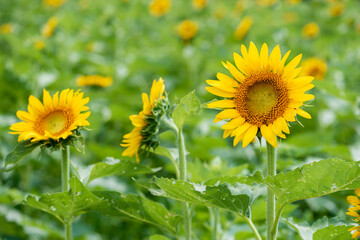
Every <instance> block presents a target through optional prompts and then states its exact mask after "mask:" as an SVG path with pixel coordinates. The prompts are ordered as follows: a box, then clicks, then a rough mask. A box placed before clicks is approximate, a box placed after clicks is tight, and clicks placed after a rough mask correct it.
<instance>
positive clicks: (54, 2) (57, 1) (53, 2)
mask: <svg viewBox="0 0 360 240" xmlns="http://www.w3.org/2000/svg"><path fill="white" fill-rule="evenodd" d="M65 2H66V0H43V5H44V6H46V7H52V8H58V7H60V6H61V5H63V4H64V3H65Z"/></svg>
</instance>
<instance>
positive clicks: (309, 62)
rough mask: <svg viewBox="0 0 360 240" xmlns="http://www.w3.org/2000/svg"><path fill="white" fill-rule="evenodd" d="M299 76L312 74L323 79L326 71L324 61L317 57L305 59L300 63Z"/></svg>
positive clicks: (318, 78)
mask: <svg viewBox="0 0 360 240" xmlns="http://www.w3.org/2000/svg"><path fill="white" fill-rule="evenodd" d="M301 65H302V68H303V70H302V71H301V76H313V77H314V78H315V79H317V80H323V79H324V77H325V74H326V71H327V65H326V62H325V61H324V60H322V59H319V58H309V59H306V60H305V61H304V62H303V63H302V64H301Z"/></svg>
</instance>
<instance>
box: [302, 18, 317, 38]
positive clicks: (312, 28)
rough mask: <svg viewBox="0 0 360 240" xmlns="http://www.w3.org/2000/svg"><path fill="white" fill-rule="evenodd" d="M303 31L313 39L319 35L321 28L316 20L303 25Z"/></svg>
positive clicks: (307, 36)
mask: <svg viewBox="0 0 360 240" xmlns="http://www.w3.org/2000/svg"><path fill="white" fill-rule="evenodd" d="M302 32H303V35H304V36H305V37H306V38H307V39H312V38H314V37H316V36H317V35H319V32H320V28H319V25H317V24H316V23H315V22H311V23H308V24H306V25H305V26H304V27H303V29H302Z"/></svg>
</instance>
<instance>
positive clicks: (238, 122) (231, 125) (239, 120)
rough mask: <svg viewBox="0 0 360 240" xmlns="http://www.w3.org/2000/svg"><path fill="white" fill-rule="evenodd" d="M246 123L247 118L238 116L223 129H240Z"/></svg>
mask: <svg viewBox="0 0 360 240" xmlns="http://www.w3.org/2000/svg"><path fill="white" fill-rule="evenodd" d="M244 122H245V118H243V117H241V116H238V117H236V118H234V119H232V120H231V121H230V122H228V123H226V124H224V125H223V126H222V127H221V128H222V129H234V128H236V127H240V126H241V125H242V124H243V123H244Z"/></svg>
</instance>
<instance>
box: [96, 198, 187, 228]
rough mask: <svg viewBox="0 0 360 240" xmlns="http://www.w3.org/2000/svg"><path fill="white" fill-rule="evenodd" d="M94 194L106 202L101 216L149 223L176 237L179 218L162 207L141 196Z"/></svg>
mask: <svg viewBox="0 0 360 240" xmlns="http://www.w3.org/2000/svg"><path fill="white" fill-rule="evenodd" d="M94 194H95V195H96V196H98V197H99V198H101V199H103V200H104V201H106V204H104V206H103V208H102V210H101V211H102V213H103V214H105V215H109V216H123V217H128V218H130V219H133V220H137V221H142V222H146V223H150V224H153V225H155V226H157V227H160V228H162V229H164V230H166V231H168V232H170V233H172V234H174V235H176V228H177V224H178V223H179V221H180V220H181V217H180V216H178V215H176V214H175V213H172V212H170V211H168V210H167V209H166V208H165V207H164V206H163V205H161V204H159V203H157V202H153V201H150V200H148V199H146V198H143V197H141V196H135V195H131V194H122V193H119V192H112V191H98V192H94Z"/></svg>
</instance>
